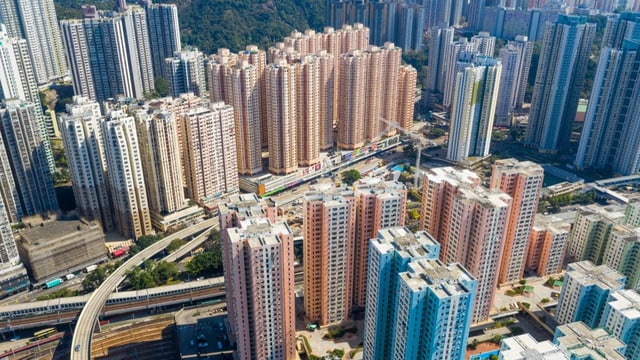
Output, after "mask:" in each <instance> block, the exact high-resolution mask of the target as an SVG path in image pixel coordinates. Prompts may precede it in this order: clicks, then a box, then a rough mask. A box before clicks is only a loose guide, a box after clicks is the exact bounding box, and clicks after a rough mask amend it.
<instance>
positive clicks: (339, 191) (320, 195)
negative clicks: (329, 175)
mask: <svg viewBox="0 0 640 360" xmlns="http://www.w3.org/2000/svg"><path fill="white" fill-rule="evenodd" d="M353 196H354V191H353V190H352V189H350V188H349V187H346V186H340V187H335V186H333V184H331V183H326V184H316V185H315V186H314V187H313V188H312V190H310V191H307V192H306V193H304V201H323V202H325V203H327V204H328V203H340V202H343V201H345V198H348V197H353Z"/></svg>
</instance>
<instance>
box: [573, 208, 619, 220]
mask: <svg viewBox="0 0 640 360" xmlns="http://www.w3.org/2000/svg"><path fill="white" fill-rule="evenodd" d="M625 209H626V206H623V205H619V204H607V205H604V206H603V205H600V204H591V205H587V206H581V207H579V208H578V209H577V213H578V214H580V215H582V216H589V217H592V218H601V219H604V220H606V219H608V220H610V221H611V222H613V223H618V222H620V221H621V220H622V219H623V218H624V211H625Z"/></svg>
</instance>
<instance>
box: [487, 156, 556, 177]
mask: <svg viewBox="0 0 640 360" xmlns="http://www.w3.org/2000/svg"><path fill="white" fill-rule="evenodd" d="M493 166H494V167H497V168H499V169H500V170H502V171H510V172H516V173H520V172H522V173H524V172H526V173H531V174H532V175H537V174H539V173H541V172H542V173H544V169H543V168H542V166H540V164H537V163H534V162H533V161H518V160H517V159H514V158H509V159H500V160H496V162H494V163H493Z"/></svg>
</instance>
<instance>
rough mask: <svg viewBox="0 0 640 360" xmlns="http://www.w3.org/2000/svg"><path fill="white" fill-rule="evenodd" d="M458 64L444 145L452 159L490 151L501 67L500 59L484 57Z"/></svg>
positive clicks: (458, 159)
mask: <svg viewBox="0 0 640 360" xmlns="http://www.w3.org/2000/svg"><path fill="white" fill-rule="evenodd" d="M458 66H459V67H460V71H458V73H457V74H456V75H455V76H456V81H455V89H454V97H453V102H452V106H451V125H450V130H449V147H448V148H447V159H449V160H451V161H461V160H465V159H466V158H468V157H469V156H480V157H483V156H487V155H488V154H489V146H490V144H491V132H492V130H493V120H494V115H495V106H496V101H497V99H498V89H499V84H500V74H501V71H502V65H501V64H500V62H499V61H496V60H494V59H491V58H487V57H475V58H474V60H473V62H468V63H462V62H459V63H458Z"/></svg>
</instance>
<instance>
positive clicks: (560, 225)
mask: <svg viewBox="0 0 640 360" xmlns="http://www.w3.org/2000/svg"><path fill="white" fill-rule="evenodd" d="M573 218H575V213H573V215H571V216H570V219H567V218H566V217H565V216H562V214H551V215H543V214H536V218H535V222H534V224H533V228H534V229H536V230H548V231H552V232H554V233H560V232H567V233H568V232H570V231H571V222H572V221H571V220H572V219H573Z"/></svg>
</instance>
